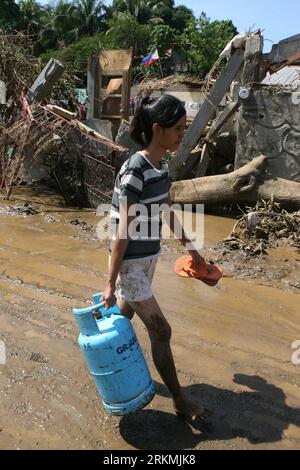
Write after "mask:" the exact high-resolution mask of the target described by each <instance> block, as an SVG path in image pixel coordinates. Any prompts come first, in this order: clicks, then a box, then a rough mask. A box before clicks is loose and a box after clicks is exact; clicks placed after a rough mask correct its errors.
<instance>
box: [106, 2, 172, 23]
mask: <svg viewBox="0 0 300 470" xmlns="http://www.w3.org/2000/svg"><path fill="white" fill-rule="evenodd" d="M162 6H164V1H155V0H114V1H113V10H114V11H115V14H116V15H117V14H118V13H125V12H127V13H129V14H130V15H131V16H134V17H135V18H136V19H137V21H138V22H139V23H141V24H146V23H148V22H149V21H150V20H151V19H153V18H158V16H159V15H158V12H159V8H160V7H162Z"/></svg>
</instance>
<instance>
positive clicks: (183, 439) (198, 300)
mask: <svg viewBox="0 0 300 470" xmlns="http://www.w3.org/2000/svg"><path fill="white" fill-rule="evenodd" d="M26 201H30V204H29V205H27V206H26V204H25V205H24V203H25V202H26ZM97 221H98V220H97V218H96V217H95V214H94V211H93V210H75V209H70V208H65V207H63V206H62V202H61V200H60V198H59V197H57V196H53V195H43V196H42V197H41V196H38V195H37V194H35V193H34V191H33V190H30V191H29V190H28V189H26V190H24V189H19V190H18V191H17V192H16V193H14V196H13V198H12V200H11V201H9V202H8V201H3V200H1V201H0V228H1V245H0V325H1V329H0V340H1V341H2V342H4V343H5V347H6V364H2V365H1V364H0V404H1V407H0V448H1V449H107V450H110V449H114V450H116V449H121V450H123V449H154V450H160V449H168V450H169V449H193V450H195V449H299V448H300V388H299V387H300V364H298V365H297V364H296V363H295V364H294V363H293V361H292V354H293V353H295V354H294V359H295V358H296V359H297V358H299V359H300V353H299V355H297V352H296V350H293V349H292V343H293V342H294V341H295V340H300V325H299V319H300V313H299V282H300V279H299V278H300V274H299V265H300V254H299V253H297V251H296V249H293V248H291V247H285V246H282V247H280V248H278V249H272V250H271V251H270V253H269V256H267V257H263V258H251V259H250V260H246V259H245V257H244V256H243V255H242V254H241V253H240V252H227V253H226V252H225V251H226V250H224V249H223V250H222V249H221V248H218V249H217V250H216V249H214V248H213V246H214V245H215V243H216V242H219V241H220V240H222V239H223V238H225V237H227V236H228V235H229V234H230V232H231V229H232V227H233V225H234V222H235V221H234V220H232V219H228V218H222V217H214V216H206V218H205V242H206V247H205V249H204V251H203V254H204V255H205V256H206V257H207V259H212V260H214V261H218V263H219V264H221V265H222V267H223V269H224V272H225V275H224V277H223V279H222V280H221V282H220V283H219V284H218V285H217V286H216V287H209V286H207V285H206V284H204V283H202V282H201V281H197V280H194V279H183V278H180V277H177V276H176V275H175V273H174V270H173V267H174V261H175V260H176V258H177V257H178V256H179V255H180V254H181V252H182V250H181V248H179V245H178V244H177V243H176V242H174V243H173V244H172V245H171V246H170V245H163V250H162V255H161V258H160V261H159V264H158V268H157V271H156V274H155V278H154V291H155V294H156V297H157V299H158V301H159V303H160V304H161V307H162V309H163V311H164V313H165V315H166V317H167V318H168V320H169V322H170V323H171V325H172V328H173V338H172V345H173V352H174V357H175V362H176V366H177V370H178V376H179V379H180V382H181V383H182V385H183V386H184V387H185V389H186V391H187V392H188V393H190V394H191V395H193V396H194V397H195V398H196V399H198V401H199V402H200V403H201V404H203V405H205V406H206V407H211V408H213V409H214V413H213V415H212V417H211V422H212V424H213V426H214V429H213V430H212V431H211V432H208V433H207V432H206V433H202V432H201V430H200V429H192V428H191V427H190V426H189V425H188V424H186V423H184V422H182V421H180V420H179V419H178V418H177V417H176V416H175V415H174V413H173V409H172V400H171V399H170V397H169V394H168V391H167V390H166V388H165V387H164V385H163V384H162V382H161V379H160V378H159V376H158V374H157V372H156V370H155V368H154V365H153V361H152V358H151V354H150V347H149V341H148V337H147V333H146V331H145V328H144V326H143V325H142V323H141V322H140V321H139V319H137V318H135V319H134V321H133V323H134V328H135V330H136V333H137V335H138V338H139V341H140V343H141V345H142V347H143V349H144V352H145V356H146V358H147V361H148V364H149V366H150V369H151V373H152V375H153V378H154V379H155V381H156V384H157V393H156V396H155V398H154V400H153V401H152V403H151V404H150V405H148V407H147V408H145V409H144V410H142V411H140V412H138V413H135V414H132V415H128V416H127V417H123V418H117V417H111V416H109V415H107V414H106V412H105V411H104V410H103V408H102V405H101V401H100V400H99V397H98V395H97V392H96V389H95V386H94V385H93V383H92V380H91V378H90V376H89V374H88V372H87V369H86V366H85V363H84V360H83V357H82V355H81V352H80V349H79V347H78V345H77V336H78V330H77V326H76V324H75V320H74V319H73V316H72V313H71V309H72V308H73V307H74V306H78V307H80V306H85V305H88V301H89V299H90V298H91V295H92V294H93V293H95V292H97V291H99V290H101V289H102V288H103V287H104V285H105V282H106V276H107V250H106V247H105V246H104V244H101V243H100V242H99V240H98V239H97V237H96V235H95V229H94V226H95V224H96V223H97ZM2 346H3V343H2ZM296 362H297V361H296Z"/></svg>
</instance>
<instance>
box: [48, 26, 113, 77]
mask: <svg viewBox="0 0 300 470" xmlns="http://www.w3.org/2000/svg"><path fill="white" fill-rule="evenodd" d="M108 47H111V46H110V44H109V43H108V39H107V36H106V35H105V33H102V32H101V33H97V34H95V35H94V36H91V37H89V36H87V37H83V38H81V39H79V40H78V41H76V42H74V43H73V44H71V45H70V46H68V47H64V48H61V49H58V50H49V51H47V52H45V53H43V54H41V56H40V58H41V60H42V62H43V64H46V63H47V62H48V60H49V59H51V57H53V58H55V59H58V60H60V61H61V62H62V63H63V64H64V65H65V66H66V68H67V71H69V72H72V71H75V72H76V71H77V72H84V71H86V69H87V63H88V56H89V54H93V53H97V52H98V51H99V50H100V49H101V48H108Z"/></svg>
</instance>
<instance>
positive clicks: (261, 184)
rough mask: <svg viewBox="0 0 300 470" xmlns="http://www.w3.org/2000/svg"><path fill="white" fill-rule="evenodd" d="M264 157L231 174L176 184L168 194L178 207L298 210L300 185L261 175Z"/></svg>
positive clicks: (265, 160)
mask: <svg viewBox="0 0 300 470" xmlns="http://www.w3.org/2000/svg"><path fill="white" fill-rule="evenodd" d="M267 162H268V159H267V157H266V156H265V155H260V156H259V157H257V158H255V159H254V160H252V161H251V162H250V163H247V164H246V165H244V166H242V167H241V168H239V169H238V170H236V171H233V172H232V173H227V174H224V175H215V176H204V177H202V178H194V179H190V180H182V181H176V182H174V183H173V184H172V186H171V190H170V194H171V199H172V201H173V202H174V203H175V202H177V203H180V204H206V205H213V204H227V203H232V202H256V201H258V200H261V199H264V200H271V199H272V198H273V200H274V202H278V203H280V204H282V205H283V207H286V208H287V209H291V210H298V209H300V183H298V182H296V181H290V180H286V179H282V178H273V179H269V178H267V177H266V175H265V169H266V167H267Z"/></svg>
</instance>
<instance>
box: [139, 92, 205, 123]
mask: <svg viewBox="0 0 300 470" xmlns="http://www.w3.org/2000/svg"><path fill="white" fill-rule="evenodd" d="M135 94H136V89H135V88H132V89H131V96H134V95H135ZM164 94H168V95H173V96H176V98H178V99H179V100H180V101H183V102H184V103H185V107H186V112H187V116H188V117H195V116H196V114H197V112H198V110H199V107H200V105H201V103H203V101H204V95H203V93H202V92H201V90H200V88H185V87H183V88H161V89H157V90H151V96H152V97H153V98H159V97H160V96H161V95H164Z"/></svg>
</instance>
